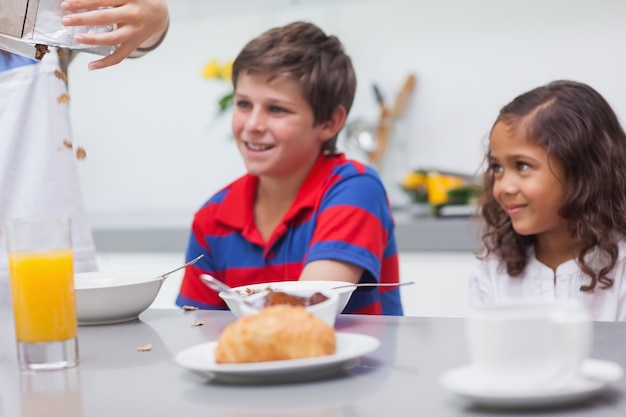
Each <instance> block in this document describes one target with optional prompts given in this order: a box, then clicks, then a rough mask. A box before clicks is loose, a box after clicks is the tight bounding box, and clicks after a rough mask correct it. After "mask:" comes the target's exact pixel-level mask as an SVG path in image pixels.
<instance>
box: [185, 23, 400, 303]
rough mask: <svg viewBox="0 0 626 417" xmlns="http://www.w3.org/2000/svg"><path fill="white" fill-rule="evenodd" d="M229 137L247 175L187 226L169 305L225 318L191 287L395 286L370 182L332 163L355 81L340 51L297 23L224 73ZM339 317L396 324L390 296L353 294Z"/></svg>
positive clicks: (382, 209)
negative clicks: (208, 280)
mask: <svg viewBox="0 0 626 417" xmlns="http://www.w3.org/2000/svg"><path fill="white" fill-rule="evenodd" d="M232 81H233V87H234V102H235V108H234V114H233V120H232V131H233V136H234V138H235V141H236V143H237V147H238V150H239V152H240V154H241V156H242V158H243V161H244V163H245V166H246V169H247V171H248V173H247V174H246V175H244V176H242V177H241V178H239V179H238V180H236V181H235V182H233V183H232V184H230V185H228V186H227V187H226V188H224V189H222V190H221V191H219V192H218V193H217V194H216V195H214V196H213V197H212V198H211V199H210V200H209V201H208V202H207V203H206V204H205V205H204V206H203V207H202V208H201V209H200V210H199V211H198V212H197V213H196V215H195V217H194V221H193V225H192V230H191V236H190V239H189V246H188V248H187V258H188V259H192V258H195V257H197V256H198V255H200V254H204V255H205V256H204V258H202V259H201V260H200V261H199V262H198V263H196V264H195V265H193V266H189V267H187V268H186V270H185V275H184V278H183V282H182V284H181V289H180V293H179V295H178V298H177V301H176V303H177V304H178V305H179V306H183V305H194V306H197V307H199V308H209V309H224V308H226V305H225V304H224V302H223V301H222V300H221V299H220V298H219V296H218V295H217V293H216V292H215V291H213V290H211V289H209V288H208V287H206V286H205V285H204V284H203V283H202V281H201V280H200V278H199V275H200V274H203V273H207V274H210V275H213V276H214V277H216V278H218V279H220V280H221V281H223V282H225V283H226V284H228V285H230V286H231V287H236V286H241V285H250V284H255V283H263V282H275V281H289V280H298V279H300V280H337V281H348V282H353V283H356V282H376V281H379V282H398V281H399V278H398V256H397V248H396V242H395V235H394V222H393V218H392V215H391V211H390V209H389V204H388V200H387V195H386V192H385V189H384V187H383V185H382V182H381V180H380V178H379V176H378V175H377V174H376V172H375V171H374V170H373V169H372V168H370V167H366V166H364V165H362V164H360V163H358V162H355V161H349V160H346V159H345V156H344V155H343V154H339V153H337V151H336V148H335V145H336V142H337V134H338V133H339V131H340V130H341V128H342V126H343V124H344V122H345V120H346V117H347V114H348V111H349V110H350V107H351V106H352V101H353V98H354V93H355V89H356V77H355V74H354V69H353V67H352V62H351V60H350V58H349V57H348V56H347V55H346V54H345V52H344V50H343V46H342V44H341V42H340V41H339V40H338V39H337V38H336V37H334V36H327V35H326V34H324V32H322V31H321V30H320V29H319V28H318V27H316V26H315V25H313V24H310V23H305V22H295V23H292V24H289V25H286V26H284V27H280V28H274V29H270V30H269V31H267V32H265V33H263V34H262V35H261V36H259V37H258V38H256V39H254V40H252V41H251V42H249V43H248V44H247V45H246V46H245V47H244V48H243V50H242V51H241V53H240V54H239V56H238V57H237V59H236V60H235V62H234V63H233V74H232ZM344 313H359V314H392V315H401V314H402V306H401V303H400V295H399V290H398V288H397V287H386V288H382V287H381V288H376V287H375V288H371V287H370V288H358V289H357V290H356V291H355V292H354V293H353V295H352V297H351V299H350V302H349V303H348V305H347V306H346V308H345V309H344Z"/></svg>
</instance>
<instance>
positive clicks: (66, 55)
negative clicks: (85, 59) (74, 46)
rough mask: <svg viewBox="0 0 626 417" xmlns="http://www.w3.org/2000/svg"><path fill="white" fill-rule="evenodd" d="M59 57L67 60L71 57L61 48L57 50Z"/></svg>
mask: <svg viewBox="0 0 626 417" xmlns="http://www.w3.org/2000/svg"><path fill="white" fill-rule="evenodd" d="M57 55H58V56H59V58H60V59H67V58H69V57H70V56H69V54H68V53H67V51H66V50H65V49H61V48H58V49H57Z"/></svg>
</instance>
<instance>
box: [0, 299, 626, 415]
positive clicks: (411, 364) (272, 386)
mask: <svg viewBox="0 0 626 417" xmlns="http://www.w3.org/2000/svg"><path fill="white" fill-rule="evenodd" d="M234 320H235V317H234V316H233V314H232V313H231V312H230V311H208V310H196V311H183V310H178V309H148V310H146V311H145V312H143V313H142V314H141V315H140V316H139V319H136V320H133V321H129V322H125V323H118V324H108V325H95V326H80V327H79V339H78V341H79V352H80V364H79V366H78V367H76V368H73V369H69V370H64V371H47V372H46V371H44V372H21V371H19V369H18V367H17V360H16V358H15V348H14V333H13V332H14V331H13V325H12V319H11V316H10V313H8V312H0V335H1V338H0V416H2V417H19V416H21V417H35V416H36V417H39V416H47V417H57V416H63V417H72V416H80V417H105V416H106V417H110V416H152V417H160V416H168V417H169V416H175V415H176V416H226V417H244V416H274V417H281V416H290V417H312V416H315V417H326V416H328V417H330V416H332V417H339V416H342V417H367V416H372V417H374V416H376V417H379V416H384V415H388V414H391V415H394V416H437V417H446V416H496V415H497V416H507V415H512V416H516V417H521V416H525V415H532V416H541V415H545V416H560V415H563V416H565V415H567V416H581V417H582V416H585V417H587V416H588V417H591V416H624V415H626V400H625V399H624V392H626V379H624V378H622V379H620V380H618V381H616V382H613V383H611V384H609V385H607V386H605V387H603V389H602V390H601V391H599V392H596V393H595V395H593V396H590V397H584V398H585V399H584V400H581V401H571V400H573V399H572V398H570V402H568V403H565V404H560V405H552V406H544V407H540V408H534V407H533V406H532V401H529V404H527V406H528V407H529V408H522V409H509V408H507V407H504V408H502V406H501V405H500V406H494V407H490V406H489V405H485V404H483V405H476V404H474V403H472V402H471V401H468V400H467V399H466V398H461V397H459V396H456V395H454V394H452V393H451V392H449V391H447V390H446V389H444V388H442V386H441V385H440V384H439V378H440V376H441V375H442V374H443V373H445V372H446V371H449V370H450V369H453V368H457V367H462V366H464V365H466V364H467V362H468V353H467V349H466V345H465V334H464V321H463V319H461V318H435V317H386V316H359V315H340V316H339V317H338V319H337V322H336V331H337V332H338V334H344V333H346V334H360V335H367V336H371V337H374V338H376V339H378V340H379V341H380V346H378V348H376V349H375V350H373V351H371V352H369V353H367V354H365V355H364V356H360V357H358V358H354V360H352V361H348V362H345V363H343V364H342V365H341V366H338V369H336V370H335V371H334V372H328V374H327V375H324V376H321V375H318V376H317V377H316V378H308V379H307V378H304V379H301V380H298V378H297V376H298V375H294V377H296V378H293V379H292V380H289V378H286V379H285V380H284V381H281V380H280V378H278V379H276V378H271V375H269V377H268V379H267V381H266V383H261V382H260V381H259V380H254V381H252V382H250V381H248V382H246V380H245V378H242V379H239V380H237V379H235V380H228V378H226V379H225V380H220V378H219V377H216V378H212V377H211V376H210V375H208V374H206V373H199V372H196V371H192V370H190V369H188V368H186V367H184V366H181V365H180V363H178V362H177V361H176V360H175V358H176V357H177V355H178V354H179V352H182V351H185V350H187V349H189V348H192V347H194V346H199V345H203V344H207V343H209V342H213V341H215V340H217V339H218V338H219V336H220V333H221V331H222V330H223V329H224V327H225V326H227V325H228V324H229V323H232V322H233V321H234ZM594 331H595V336H594V349H593V353H592V357H593V358H598V359H602V360H605V361H611V362H614V363H616V364H619V365H621V366H622V367H626V323H604V322H597V323H595V325H594ZM296 374H297V373H296ZM305 374H306V373H305ZM309 376H311V375H309ZM498 407H500V408H498Z"/></svg>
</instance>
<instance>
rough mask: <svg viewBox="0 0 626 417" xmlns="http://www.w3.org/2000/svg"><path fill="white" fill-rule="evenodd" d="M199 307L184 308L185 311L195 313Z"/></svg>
mask: <svg viewBox="0 0 626 417" xmlns="http://www.w3.org/2000/svg"><path fill="white" fill-rule="evenodd" d="M197 309H198V307H196V306H183V311H194V310H197Z"/></svg>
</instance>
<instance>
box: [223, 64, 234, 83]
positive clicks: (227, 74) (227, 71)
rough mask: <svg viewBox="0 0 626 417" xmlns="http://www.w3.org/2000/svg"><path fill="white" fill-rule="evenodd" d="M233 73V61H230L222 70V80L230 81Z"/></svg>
mask: <svg viewBox="0 0 626 417" xmlns="http://www.w3.org/2000/svg"><path fill="white" fill-rule="evenodd" d="M232 73H233V61H228V62H227V63H225V64H224V65H223V66H222V68H220V78H221V79H223V80H227V81H230V79H231V78H232V75H233V74H232Z"/></svg>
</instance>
